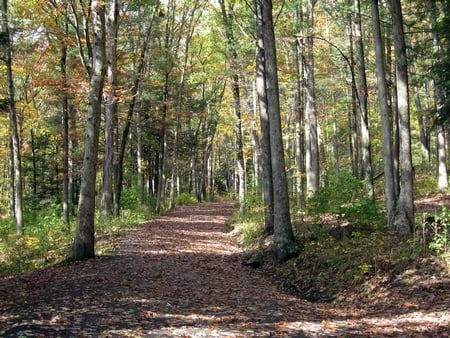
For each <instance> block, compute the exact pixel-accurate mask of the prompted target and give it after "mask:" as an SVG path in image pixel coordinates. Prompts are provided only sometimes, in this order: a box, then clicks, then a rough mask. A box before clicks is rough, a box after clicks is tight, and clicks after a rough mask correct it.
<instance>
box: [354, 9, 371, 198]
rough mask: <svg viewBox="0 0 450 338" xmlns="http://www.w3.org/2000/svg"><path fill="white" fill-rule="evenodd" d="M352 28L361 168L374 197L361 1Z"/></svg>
mask: <svg viewBox="0 0 450 338" xmlns="http://www.w3.org/2000/svg"><path fill="white" fill-rule="evenodd" d="M354 6H355V13H354V28H355V40H356V41H355V46H356V62H357V66H358V73H359V79H358V80H359V81H358V98H359V107H360V112H361V118H360V120H361V122H360V128H361V148H362V149H361V150H362V170H363V176H364V180H365V187H366V196H367V197H368V198H369V199H373V198H374V186H373V169H372V150H371V145H370V131H369V112H368V108H367V106H368V103H367V101H368V90H367V79H366V62H365V58H364V45H363V39H362V25H361V3H360V0H355V3H354Z"/></svg>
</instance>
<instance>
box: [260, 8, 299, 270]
mask: <svg viewBox="0 0 450 338" xmlns="http://www.w3.org/2000/svg"><path fill="white" fill-rule="evenodd" d="M259 1H260V6H261V13H262V22H263V44H264V64H265V78H266V95H267V115H268V117H269V128H270V156H271V166H272V182H273V201H274V228H273V231H274V242H275V255H276V258H277V260H278V261H280V262H284V261H286V260H288V259H289V258H291V257H292V256H293V255H294V254H295V253H296V246H295V239H294V234H293V231H292V223H291V216H290V207H289V194H288V185H287V179H286V169H285V161H284V148H283V137H282V131H281V116H280V94H279V87H278V71H277V53H276V45H275V32H274V26H273V17H272V1H271V0H259Z"/></svg>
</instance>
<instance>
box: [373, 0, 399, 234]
mask: <svg viewBox="0 0 450 338" xmlns="http://www.w3.org/2000/svg"><path fill="white" fill-rule="evenodd" d="M371 13H372V25H373V39H374V48H375V56H376V69H377V86H378V101H379V104H380V111H381V122H382V129H383V130H382V131H383V136H382V141H383V160H384V192H385V198H386V209H387V221H388V224H389V225H390V226H392V224H393V216H394V211H395V203H396V198H395V188H394V164H393V161H392V141H391V140H392V134H391V120H390V118H389V107H388V101H387V95H388V88H387V84H386V78H385V66H384V65H385V63H384V60H385V56H384V47H383V40H382V37H381V27H380V16H379V10H378V0H372V1H371Z"/></svg>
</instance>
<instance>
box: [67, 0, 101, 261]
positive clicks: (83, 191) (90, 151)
mask: <svg viewBox="0 0 450 338" xmlns="http://www.w3.org/2000/svg"><path fill="white" fill-rule="evenodd" d="M91 15H92V29H93V45H92V62H91V65H92V67H91V69H90V81H89V104H88V111H87V121H86V137H85V148H84V159H83V170H82V176H81V187H80V199H79V203H78V217H77V228H76V232H75V240H74V243H73V250H72V258H73V259H75V260H80V259H85V258H91V257H94V256H95V250H94V249H95V248H94V245H95V244H94V242H95V224H94V223H95V186H96V176H97V158H98V141H99V134H100V120H101V108H102V94H103V82H104V77H105V12H104V7H103V5H102V2H101V1H99V0H92V2H91Z"/></svg>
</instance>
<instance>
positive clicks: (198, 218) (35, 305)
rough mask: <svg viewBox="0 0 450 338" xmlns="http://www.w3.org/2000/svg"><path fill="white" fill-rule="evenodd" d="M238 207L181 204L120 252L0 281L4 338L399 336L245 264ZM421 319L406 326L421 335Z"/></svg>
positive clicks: (130, 236) (126, 240)
mask: <svg viewBox="0 0 450 338" xmlns="http://www.w3.org/2000/svg"><path fill="white" fill-rule="evenodd" d="M233 209H234V205H233V204H232V203H206V204H199V205H194V206H185V207H181V208H179V209H177V210H175V211H174V212H171V213H169V214H168V215H166V216H164V217H161V218H158V219H156V220H152V221H150V222H148V223H146V224H143V225H142V226H140V227H138V228H137V229H135V230H132V231H130V232H128V233H127V234H126V235H124V236H122V237H121V238H120V239H119V240H118V243H117V249H116V251H115V252H114V253H113V255H111V256H107V257H100V258H96V259H91V260H88V261H84V262H76V263H71V264H66V265H60V266H54V267H50V268H47V269H44V270H41V271H37V272H35V273H32V274H27V275H23V276H16V277H5V278H0V336H2V337H19V336H20V337H264V336H276V337H310V336H314V337H315V336H321V337H334V336H346V337H350V336H359V337H361V336H373V335H374V334H375V335H376V336H383V333H386V336H390V335H392V334H393V335H395V332H396V331H395V323H390V324H389V323H388V324H387V322H386V321H384V322H383V323H382V326H380V322H379V321H380V320H381V319H383V318H381V317H377V316H368V313H367V312H366V311H364V310H358V309H352V308H351V307H350V306H349V309H346V310H345V311H344V310H343V308H341V309H339V308H338V307H337V306H332V305H331V304H312V303H308V302H306V301H303V300H301V299H299V298H296V297H293V296H289V295H286V294H284V293H282V292H280V290H279V288H278V287H277V286H276V285H274V283H273V281H271V280H270V279H267V278H266V277H264V276H263V275H262V274H259V273H257V272H255V270H253V269H251V268H249V267H245V266H243V265H242V264H241V259H240V250H239V249H238V248H237V247H236V246H235V245H234V243H233V242H232V241H231V240H230V239H229V237H228V235H227V234H226V233H225V232H224V231H225V227H226V222H227V219H228V217H229V216H230V214H231V213H232V211H233ZM383 316H384V314H383ZM389 318H391V317H389ZM389 318H388V317H386V318H385V319H386V320H387V321H389ZM417 320H418V321H417V326H416V325H415V324H416V322H415V321H414V319H412V321H411V322H408V323H407V324H408V325H407V327H408V328H409V329H410V331H402V332H403V333H405V332H410V333H412V332H419V331H420V330H418V331H416V329H417V328H418V326H419V325H420V324H421V322H420V320H421V319H420V318H418V319H417ZM441 323H442V321H441ZM444 325H445V324H444ZM388 326H389V327H391V328H392V329H387V328H388Z"/></svg>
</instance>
